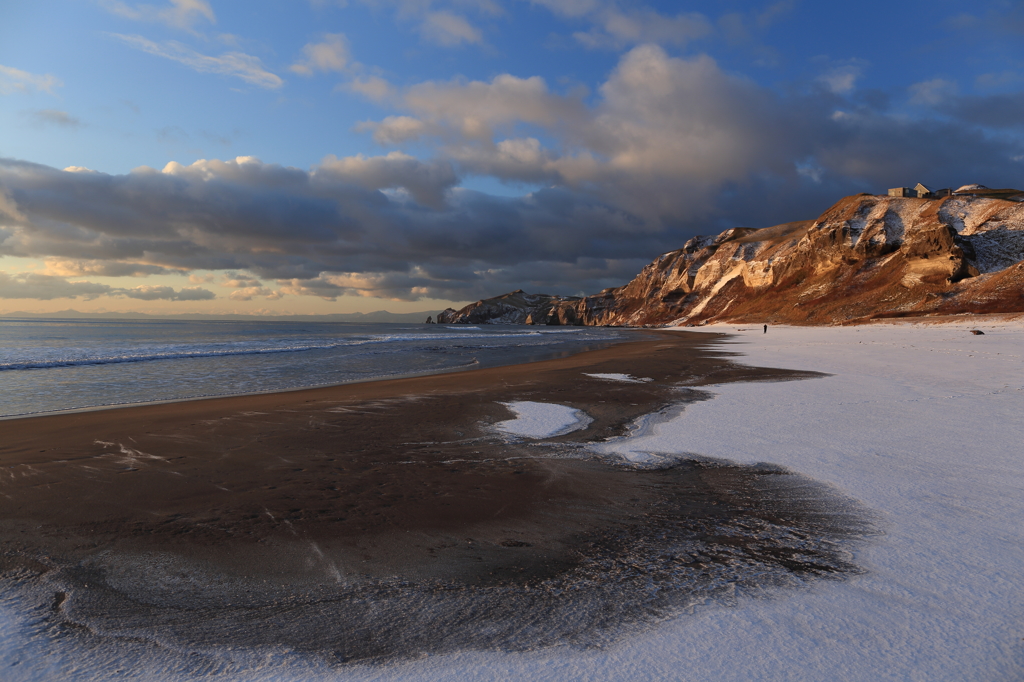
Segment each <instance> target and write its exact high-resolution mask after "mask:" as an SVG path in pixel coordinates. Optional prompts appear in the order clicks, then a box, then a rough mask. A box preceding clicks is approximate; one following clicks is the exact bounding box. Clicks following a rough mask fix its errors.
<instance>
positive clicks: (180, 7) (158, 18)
mask: <svg viewBox="0 0 1024 682" xmlns="http://www.w3.org/2000/svg"><path fill="white" fill-rule="evenodd" d="M100 4H101V5H102V6H103V7H104V8H105V9H107V11H109V12H111V13H113V14H116V15H118V16H121V17H124V18H126V19H132V20H134V21H148V22H156V23H161V24H164V25H166V26H170V27H172V28H180V29H184V30H188V31H191V30H192V27H193V26H194V25H195V24H196V23H197V22H199V21H201V20H203V19H205V20H206V21H208V22H210V23H211V24H215V23H217V17H216V16H215V15H214V13H213V8H212V7H210V3H208V2H206V0H170V4H169V5H164V6H160V7H158V6H155V5H129V4H127V3H124V2H120V0H101V2H100Z"/></svg>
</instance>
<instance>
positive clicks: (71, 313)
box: [0, 310, 438, 324]
mask: <svg viewBox="0 0 1024 682" xmlns="http://www.w3.org/2000/svg"><path fill="white" fill-rule="evenodd" d="M437 314H438V313H437V311H433V310H424V311H423V312H421V313H389V312H388V311H386V310H378V311H376V312H372V313H332V314H329V315H199V314H178V315H174V314H168V315H148V314H146V313H82V312H79V311H77V310H61V311H59V312H53V313H25V312H14V313H2V314H0V319H3V318H8V319H10V318H26V319H60V320H78V319H90V320H92V319H102V320H147V319H148V320H232V321H246V320H252V321H277V322H356V323H359V322H362V323H368V324H369V323H377V322H401V323H403V324H410V323H415V322H423V320H425V319H426V318H427V317H428V316H430V317H433V316H434V315H437Z"/></svg>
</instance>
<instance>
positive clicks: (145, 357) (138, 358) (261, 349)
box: [0, 330, 548, 372]
mask: <svg viewBox="0 0 1024 682" xmlns="http://www.w3.org/2000/svg"><path fill="white" fill-rule="evenodd" d="M540 336H544V334H543V333H541V332H538V331H533V330H530V331H523V332H502V333H487V332H483V333H479V334H474V333H469V334H467V333H463V332H459V333H449V334H445V333H435V334H374V335H369V336H363V337H356V338H347V339H344V340H340V341H329V342H312V341H309V342H305V343H302V342H300V343H297V344H295V343H293V344H292V345H259V346H243V347H233V348H224V347H211V346H209V345H207V346H199V347H193V348H188V347H184V348H183V347H170V348H166V349H163V350H155V351H150V352H138V351H129V350H127V349H125V350H123V351H122V350H121V349H111V350H109V351H107V352H106V353H104V352H103V351H99V352H94V353H92V354H83V355H78V356H74V355H72V356H69V355H62V356H59V357H53V356H49V357H45V356H40V355H39V354H36V355H35V356H34V357H22V358H17V359H7V360H6V361H0V372H3V371H13V370H30V369H54V368H58V367H83V366H88V365H116V364H124V363H140V362H154V361H160V360H194V359H203V358H226V357H236V356H245V355H270V354H277V353H303V352H307V351H316V350H333V349H336V348H352V347H358V346H367V345H371V346H372V345H374V344H391V343H409V342H413V343H415V342H437V341H451V340H457V341H460V342H461V341H467V340H470V339H482V340H486V339H509V338H529V337H532V338H537V337H540ZM497 345H504V344H497ZM517 345H518V344H517ZM536 345H548V344H546V343H543V342H541V343H537V344H536ZM481 347H489V346H488V345H483V346H481Z"/></svg>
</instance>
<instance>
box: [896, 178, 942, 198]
mask: <svg viewBox="0 0 1024 682" xmlns="http://www.w3.org/2000/svg"><path fill="white" fill-rule="evenodd" d="M952 194H953V190H951V189H936V190H933V189H930V188H929V187H928V186H927V185H925V184H924V183H921V182H919V183H917V184H916V185H914V187H892V188H890V189H889V196H891V197H910V198H915V197H916V198H918V199H939V198H942V197H948V196H950V195H952Z"/></svg>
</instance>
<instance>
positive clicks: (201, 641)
mask: <svg viewBox="0 0 1024 682" xmlns="http://www.w3.org/2000/svg"><path fill="white" fill-rule="evenodd" d="M637 338H638V340H636V341H630V342H627V343H622V344H619V345H616V346H612V347H609V348H604V349H601V350H595V351H588V352H584V353H580V354H578V355H574V356H571V357H568V358H560V359H556V360H548V361H543V362H536V363H531V364H525V365H518V366H511V367H499V368H490V369H482V370H476V371H471V372H464V373H457V374H446V375H435V376H427V377H416V378H407V379H399V380H390V381H380V382H371V383H362V384H347V385H343V386H336V387H328V388H318V389H312V390H303V391H294V392H287V393H277V394H265V395H253V396H240V397H231V398H218V399H209V400H198V401H189V402H181V403H170V404H159V405H147V406H135V407H130V408H121V409H110V410H102V411H93V412H82V413H74V414H61V415H48V416H39V417H32V418H25V419H17V420H11V421H4V422H0V431H2V434H3V437H2V439H0V494H2V495H3V500H2V502H3V510H4V512H3V516H2V521H0V541H2V558H0V569H2V577H0V579H2V580H3V582H4V585H5V586H6V587H8V588H12V587H13V588H18V589H24V590H25V592H26V594H28V593H32V594H34V595H35V597H34V598H35V599H36V600H37V601H39V603H44V602H45V603H46V614H47V615H46V616H45V618H44V619H43V621H44V626H45V628H49V629H50V631H51V634H52V636H54V637H71V636H74V637H80V638H81V637H84V638H86V639H87V640H89V641H92V642H93V643H94V644H95V642H96V641H99V640H104V641H108V640H110V641H112V640H120V641H134V642H139V641H143V642H146V643H147V644H146V646H157V647H161V648H163V649H167V650H175V651H178V652H184V653H190V652H192V653H194V652H196V651H205V652H207V653H206V654H204V656H207V657H209V656H211V655H212V656H213V657H214V658H216V655H213V654H209V651H210V650H211V648H212V649H213V650H216V649H217V648H218V647H228V648H232V647H287V648H289V649H290V650H296V649H297V650H303V651H309V652H312V653H314V654H316V655H318V656H322V657H326V658H327V659H328V660H330V661H332V662H338V663H343V662H346V661H352V660H384V659H388V658H391V657H394V656H407V655H417V654H422V653H424V652H428V653H433V652H439V651H448V650H452V649H458V648H466V647H468V648H481V647H498V648H505V649H523V648H532V647H535V646H543V645H550V644H555V643H575V644H579V645H583V646H588V645H601V644H602V643H605V642H606V641H608V638H614V636H615V633H616V632H617V628H620V627H621V626H623V625H624V624H630V623H634V624H637V623H639V624H643V623H645V622H649V621H651V620H653V619H656V618H657V617H659V614H661V615H664V614H665V613H667V612H671V611H672V610H678V609H679V608H683V607H685V606H686V604H689V603H691V602H692V601H693V600H698V601H699V600H700V599H706V598H707V596H708V594H711V593H718V592H719V591H721V589H723V588H722V586H723V585H725V584H731V585H732V586H733V588H731V589H734V588H735V586H736V585H738V584H742V585H746V586H747V587H748V588H750V589H755V588H756V587H757V586H768V585H779V584H789V583H790V582H792V581H794V580H795V581H797V582H799V581H802V580H806V579H810V578H813V577H815V576H826V577H835V576H839V575H842V574H846V573H850V572H856V570H857V569H856V567H855V566H854V565H853V563H851V561H850V557H849V554H848V552H847V550H846V549H844V548H843V547H842V546H841V545H843V542H844V541H845V539H849V538H851V537H854V536H857V535H859V534H863V533H864V532H865V528H866V525H865V524H864V523H863V521H862V519H861V518H860V517H859V516H858V514H857V513H855V512H854V511H851V509H852V508H851V507H850V506H849V505H846V503H845V502H844V501H841V500H837V499H835V495H834V493H832V492H829V491H827V490H825V489H823V488H820V487H816V486H815V484H814V483H813V482H811V481H807V480H805V479H802V478H800V477H798V476H795V475H792V474H788V473H786V472H780V471H778V470H775V469H773V468H772V467H761V468H757V467H734V466H728V465H722V464H718V463H713V462H702V461H699V460H698V461H693V462H688V463H685V464H681V465H680V466H677V467H674V468H671V469H668V470H663V471H640V470H636V469H630V468H625V467H622V466H616V465H615V464H614V463H609V462H607V461H603V460H600V459H599V458H596V457H594V456H592V455H590V454H589V453H588V452H587V447H586V446H587V443H592V442H596V441H602V440H604V439H607V438H610V437H614V436H618V435H621V434H623V433H624V432H625V431H626V430H627V428H628V427H629V425H630V424H631V423H633V422H634V420H636V419H637V418H639V417H641V416H643V415H646V414H650V413H653V412H657V411H658V410H661V409H663V408H667V407H668V406H670V405H673V404H679V403H681V402H686V401H687V400H696V399H702V397H704V396H703V394H702V393H701V392H700V390H699V387H700V386H702V385H708V384H721V383H726V382H731V381H765V380H772V381H778V380H790V379H802V378H811V377H813V376H816V375H813V374H809V373H801V372H792V371H784V370H776V369H770V368H752V367H744V366H742V365H738V364H735V363H733V362H731V361H730V360H729V358H728V357H727V354H726V353H723V352H722V351H720V350H717V349H715V348H714V344H715V343H716V342H717V341H718V340H719V339H720V338H721V337H717V336H713V335H710V334H687V333H680V332H649V333H648V332H644V333H642V334H641V333H638V337H637ZM585 373H625V374H631V375H633V376H636V377H647V378H650V379H652V381H650V382H646V383H624V382H617V381H609V380H605V379H598V378H593V377H589V376H586V374H585ZM520 400H528V401H536V402H549V403H557V404H560V405H568V406H571V407H574V408H577V409H580V410H582V411H584V412H585V413H586V414H587V415H589V416H590V417H591V418H592V419H593V421H592V422H591V423H590V424H589V425H588V426H587V428H586V429H583V430H579V431H575V432H573V433H570V434H566V435H564V436H559V437H554V438H546V439H539V440H524V439H515V438H510V437H508V436H505V435H502V434H500V433H498V432H497V431H496V430H495V429H494V424H495V423H497V422H500V421H503V420H506V419H510V418H512V417H513V416H514V415H513V414H512V413H511V412H510V410H509V409H508V408H507V407H505V406H504V405H502V404H501V403H504V402H512V401H520ZM766 529H768V530H766ZM776 530H777V531H778V532H775V531H776ZM793 533H796V534H797V535H796V536H794V535H793ZM758 538H760V539H758ZM766 538H767V539H766ZM773 538H774V539H773ZM714 548H717V549H714ZM747 568H749V569H750V570H749V575H747V573H744V571H745V570H746V569H747ZM729 576H732V578H729ZM754 576H759V577H754ZM652 579H653V580H659V581H661V582H662V587H661V588H659V589H658V590H654V592H652V591H651V589H650V584H651V581H652ZM744 581H746V582H744ZM662 588H663V589H662ZM659 591H660V592H661V594H657V593H658V592H659ZM673 594H675V595H676V596H675V597H674V598H673V597H672V596H671V595H673ZM139 646H141V645H139ZM204 660H206V659H204ZM204 665H205V664H204ZM210 665H213V664H212V663H210ZM197 670H199V669H198V668H197Z"/></svg>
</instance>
